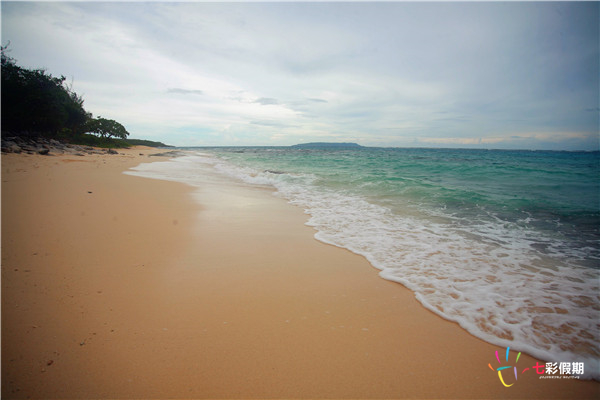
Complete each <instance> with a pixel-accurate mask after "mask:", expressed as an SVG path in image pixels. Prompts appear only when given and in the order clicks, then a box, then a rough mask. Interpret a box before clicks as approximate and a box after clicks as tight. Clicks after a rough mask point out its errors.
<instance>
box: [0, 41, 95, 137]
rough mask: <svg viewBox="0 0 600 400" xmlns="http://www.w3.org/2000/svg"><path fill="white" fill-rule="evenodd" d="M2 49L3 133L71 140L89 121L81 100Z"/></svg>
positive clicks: (60, 81) (61, 80)
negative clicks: (24, 66)
mask: <svg viewBox="0 0 600 400" xmlns="http://www.w3.org/2000/svg"><path fill="white" fill-rule="evenodd" d="M7 48H8V45H6V46H1V47H0V50H1V65H2V130H3V131H5V132H11V133H14V134H17V135H24V134H30V135H31V134H33V135H46V136H51V137H56V136H58V135H59V134H66V135H67V136H74V135H76V134H78V133H81V132H80V131H81V128H82V127H83V125H84V124H85V122H86V121H87V120H88V118H89V114H88V113H87V112H86V111H85V109H84V108H83V99H82V98H81V97H79V96H78V95H77V94H76V93H75V92H73V91H72V90H71V88H70V87H68V86H66V85H65V84H64V82H65V79H66V78H65V77H64V76H61V77H60V78H56V77H53V76H52V75H50V74H48V73H46V71H44V70H43V69H35V70H29V69H26V68H22V67H20V66H18V65H17V64H16V62H15V60H14V59H12V58H11V57H9V56H8V55H7V54H6V53H7V52H8V50H7Z"/></svg>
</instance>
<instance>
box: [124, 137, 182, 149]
mask: <svg viewBox="0 0 600 400" xmlns="http://www.w3.org/2000/svg"><path fill="white" fill-rule="evenodd" d="M125 142H126V143H127V144H129V145H131V146H148V147H173V146H169V145H166V144H164V143H162V142H155V141H152V140H145V139H125Z"/></svg>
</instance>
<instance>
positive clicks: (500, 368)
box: [488, 347, 529, 387]
mask: <svg viewBox="0 0 600 400" xmlns="http://www.w3.org/2000/svg"><path fill="white" fill-rule="evenodd" d="M509 353H510V347H507V348H506V362H508V354H509ZM519 357H521V352H519V354H517V359H516V360H515V365H514V366H512V365H508V366H504V367H498V368H496V369H495V370H494V368H492V364H488V367H490V369H491V370H492V371H498V378H500V382H502V384H503V385H504V386H505V387H511V386H512V385H514V383H511V384H510V385H507V384H506V383H505V382H504V378H503V377H502V372H503V371H505V370H507V369H509V368H512V369H513V370H514V373H515V381H516V380H517V379H519V375H518V374H517V363H518V362H519ZM496 360H498V364H502V362H501V361H500V357H499V356H498V350H496ZM528 369H529V368H526V369H524V370H523V371H521V373H523V372H525V371H527V370H528Z"/></svg>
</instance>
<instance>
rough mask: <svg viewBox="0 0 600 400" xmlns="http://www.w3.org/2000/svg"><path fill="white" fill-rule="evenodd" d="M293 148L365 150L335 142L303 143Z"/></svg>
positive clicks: (349, 144)
mask: <svg viewBox="0 0 600 400" xmlns="http://www.w3.org/2000/svg"><path fill="white" fill-rule="evenodd" d="M292 147H294V148H297V149H322V148H327V149H360V148H363V146H361V145H360V144H357V143H333V142H313V143H302V144H295V145H293V146H292Z"/></svg>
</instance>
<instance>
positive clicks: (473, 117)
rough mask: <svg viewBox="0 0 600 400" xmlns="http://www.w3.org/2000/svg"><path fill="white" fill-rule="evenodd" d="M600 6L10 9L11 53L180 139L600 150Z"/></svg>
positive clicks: (107, 107)
mask: <svg viewBox="0 0 600 400" xmlns="http://www.w3.org/2000/svg"><path fill="white" fill-rule="evenodd" d="M599 15H600V14H599V4H598V3H597V2H585V3H556V2H550V3H538V2H527V3H515V2H501V3H487V2H482V3H479V2H467V3H453V2H445V3H406V2H388V3H363V2H353V3H318V2H313V3H307V2H304V3H287V2H283V3H282V2H274V3H203V2H187V3H169V2H164V3H161V2H153V3H140V2H135V3H114V2H112V3H98V2H88V3H74V2H62V3H61V2H51V3H31V2H17V3H10V2H5V1H2V44H6V43H7V42H8V41H10V49H11V52H10V53H9V55H10V56H11V57H13V58H15V59H16V60H17V63H18V64H19V65H21V66H24V67H28V68H34V67H35V68H39V67H42V68H45V69H46V70H47V71H48V72H50V73H51V74H53V75H55V76H60V75H64V76H66V77H67V79H68V81H71V80H72V82H73V89H74V90H75V91H76V92H77V93H78V94H80V95H82V96H83V97H84V99H85V104H84V106H85V107H86V109H87V110H88V111H90V112H92V113H93V114H94V116H102V117H105V118H110V119H115V120H117V121H119V122H121V123H122V124H123V125H125V127H126V128H127V129H128V131H129V132H130V133H131V137H134V138H146V139H152V140H160V141H163V142H165V143H168V144H173V145H180V146H181V145H197V146H203V145H290V144H295V143H301V142H309V141H353V142H358V143H360V144H363V145H369V146H417V147H475V148H524V149H565V150H573V149H584V150H594V149H595V150H597V149H598V145H599V135H598V123H599V57H600V56H599V38H598V36H599V20H600V18H599Z"/></svg>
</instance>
